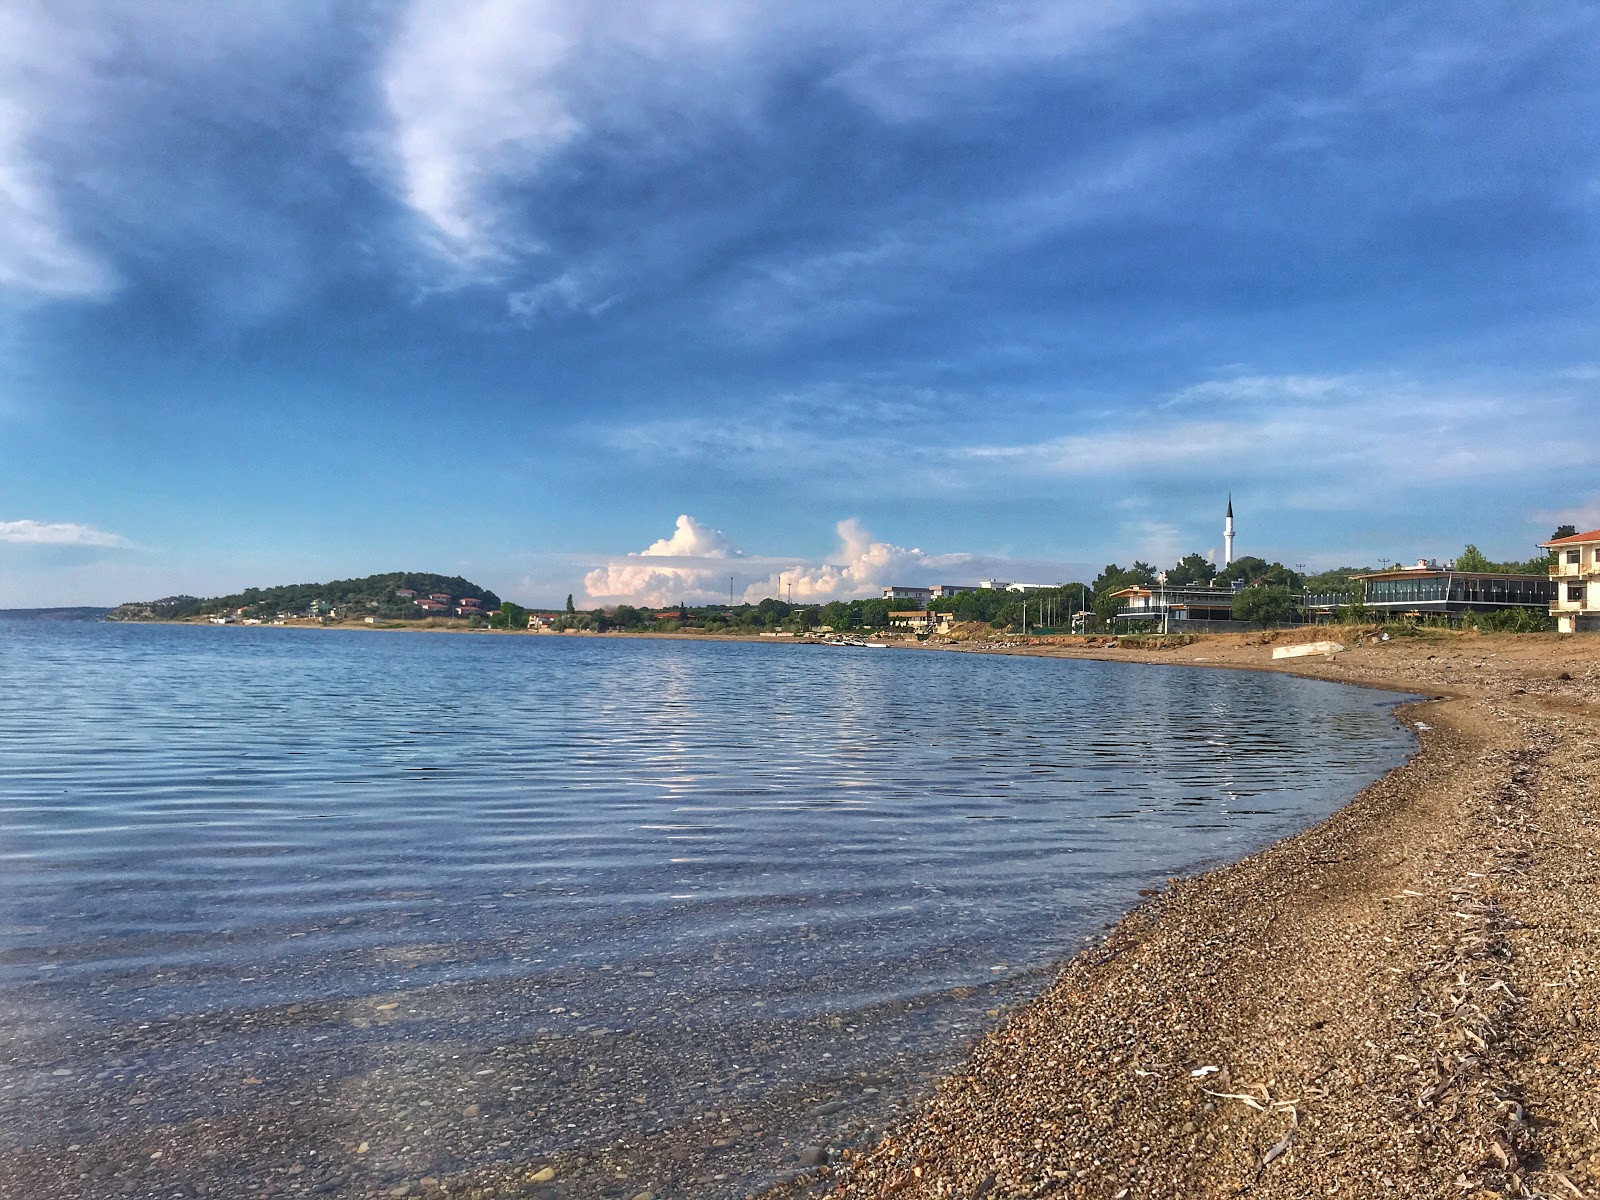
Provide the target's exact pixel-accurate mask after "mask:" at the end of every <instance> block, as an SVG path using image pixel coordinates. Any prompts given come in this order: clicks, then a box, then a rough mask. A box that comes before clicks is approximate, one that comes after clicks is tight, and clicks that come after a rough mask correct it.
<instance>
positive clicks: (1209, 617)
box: [1111, 583, 1235, 631]
mask: <svg viewBox="0 0 1600 1200" xmlns="http://www.w3.org/2000/svg"><path fill="white" fill-rule="evenodd" d="M1234 595H1235V592H1234V589H1233V588H1230V587H1213V586H1209V585H1206V584H1196V585H1168V584H1164V583H1156V584H1150V585H1145V584H1134V585H1132V586H1131V587H1125V588H1123V589H1121V590H1120V591H1116V592H1112V593H1111V598H1112V599H1113V600H1115V601H1117V614H1116V618H1115V620H1116V622H1117V623H1119V624H1126V623H1129V622H1133V621H1155V622H1159V623H1160V625H1161V628H1162V629H1163V630H1164V631H1170V630H1172V629H1173V628H1174V627H1175V626H1177V625H1178V624H1179V623H1180V622H1181V623H1182V624H1183V625H1184V626H1185V627H1187V628H1189V629H1193V630H1199V631H1204V630H1205V629H1206V628H1207V626H1209V625H1220V624H1231V623H1233V597H1234Z"/></svg>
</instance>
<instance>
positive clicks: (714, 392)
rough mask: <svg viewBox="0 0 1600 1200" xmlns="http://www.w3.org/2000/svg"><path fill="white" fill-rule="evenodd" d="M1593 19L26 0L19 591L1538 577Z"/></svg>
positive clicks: (7, 552) (12, 159) (2, 510)
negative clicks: (391, 579) (1330, 573)
mask: <svg viewBox="0 0 1600 1200" xmlns="http://www.w3.org/2000/svg"><path fill="white" fill-rule="evenodd" d="M1597 80H1600V7H1596V6H1595V5H1593V4H1592V3H1588V2H1587V0H1581V2H1563V0H1548V2H1546V3H1541V4H1538V5H1524V4H1513V3H1478V2H1474V0H1445V2H1441V3H1429V2H1426V0H1416V2H1412V3H1407V4H1404V5H1396V4H1393V3H1390V2H1388V0H1382V2H1377V3H1363V2H1361V0H1337V2H1329V3H1317V2H1304V3H1302V2H1289V3H1285V2H1284V0H1262V2H1251V0H1238V2H1233V0H1206V2H1205V3H1190V2H1188V0H1122V2H1116V0H1089V2H1084V3H1075V2H1073V0H1040V2H1033V0H983V2H978V3H954V2H941V0H929V2H928V3H924V4H920V5H870V4H869V5H862V4H860V3H854V2H853V3H848V4H846V3H832V2H830V0H809V2H808V3H806V4H802V5H797V4H763V3H742V2H736V0H695V2H693V3H687V2H685V3H655V4H648V3H637V4H636V3H621V2H618V3H582V2H580V0H549V2H547V0H413V2H410V3H394V4H381V3H363V2H348V3H339V4H336V3H323V2H320V0H292V2H288V3H282V4H254V5H250V4H240V5H195V4H192V3H189V2H188V0H182V2H173V3H158V2H154V0H119V2H117V3H92V2H79V0H0V607H28V606H43V605H70V604H115V603H118V602H121V601H125V600H136V599H152V598H155V597H158V596H165V595H170V594H175V593H189V594H195V595H216V594H222V593H226V592H231V591H235V590H238V589H240V588H243V587H247V586H252V585H256V586H269V585H273V584H279V583H291V582H306V581H313V580H324V579H329V578H347V577H355V576H361V575H366V574H369V573H376V572H381V571H394V570H414V571H435V572H440V573H443V574H450V575H456V574H459V575H464V576H466V577H467V578H469V579H472V580H474V581H475V582H477V583H479V584H481V585H483V586H486V587H490V588H493V589H494V590H495V591H497V592H499V593H500V594H501V595H502V596H504V597H506V598H509V599H513V600H517V601H519V602H522V603H524V604H529V605H554V604H559V603H561V602H562V601H563V600H564V599H565V597H566V595H567V594H568V593H573V594H575V596H576V599H577V601H578V602H579V604H580V606H588V605H594V604H615V603H623V602H627V603H643V604H668V603H673V602H676V601H680V600H687V601H689V602H690V603H703V602H709V601H714V600H717V599H726V597H727V596H728V595H729V594H730V592H731V593H732V594H734V595H735V597H736V598H740V597H743V598H749V599H759V598H760V597H761V596H764V595H769V594H770V595H780V596H782V597H783V598H788V597H789V596H790V595H791V594H792V595H793V597H794V599H796V600H797V601H798V600H800V599H802V598H804V599H808V600H817V599H834V598H845V597H849V596H855V595H867V594H875V593H876V591H877V589H878V588H880V587H881V586H883V585H884V584H887V583H908V584H920V583H931V582H949V583H962V582H971V581H974V580H976V579H978V578H984V577H989V576H999V577H1002V578H1008V579H1017V580H1023V581H1027V582H1057V581H1061V580H1069V579H1091V578H1093V576H1094V574H1095V573H1097V572H1098V571H1099V569H1100V567H1101V566H1103V565H1104V564H1105V563H1107V562H1111V561H1116V562H1121V563H1123V564H1126V563H1128V562H1130V561H1131V560H1133V559H1135V558H1140V559H1144V560H1146V561H1148V562H1151V563H1154V564H1156V565H1157V566H1163V565H1170V564H1171V563H1172V562H1173V561H1175V560H1176V559H1177V558H1178V557H1179V556H1181V555H1183V554H1186V553H1188V552H1190V551H1197V552H1199V553H1201V554H1208V555H1220V552H1221V548H1222V536H1221V532H1222V514H1223V510H1224V508H1225V506H1226V504H1227V501H1228V497H1229V496H1230V495H1231V496H1232V498H1233V504H1234V510H1235V513H1236V515H1237V526H1238V538H1237V543H1236V552H1237V553H1238V554H1254V555H1260V556H1262V557H1265V558H1268V559H1275V560H1280V561H1283V562H1285V563H1287V564H1289V565H1291V566H1295V565H1305V566H1306V567H1309V568H1311V569H1317V568H1322V567H1330V566H1336V565H1344V564H1350V565H1365V564H1377V563H1379V562H1381V561H1392V560H1400V559H1407V560H1409V559H1415V558H1418V557H1421V556H1431V557H1449V556H1452V555H1454V554H1455V553H1457V552H1458V551H1459V550H1460V548H1461V547H1462V546H1463V545H1465V544H1466V543H1467V542H1472V543H1475V544H1477V545H1478V546H1479V547H1480V548H1481V549H1482V550H1483V551H1484V552H1485V553H1486V554H1488V555H1489V556H1490V557H1491V558H1507V559H1509V558H1518V559H1521V558H1526V557H1529V556H1530V555H1531V554H1532V553H1533V547H1534V545H1535V544H1536V543H1537V542H1539V541H1541V540H1543V539H1544V538H1547V537H1548V536H1550V534H1551V532H1552V530H1553V529H1554V528H1555V526H1556V525H1558V524H1561V523H1566V522H1571V523H1573V524H1576V525H1577V526H1578V527H1579V528H1580V529H1590V528H1596V527H1600V467H1597V466H1596V465H1595V464H1596V463H1597V462H1600V403H1597V401H1600V337H1597V334H1600V292H1597V287H1600V284H1597V281H1600V240H1597V233H1600V132H1597V131H1600V83H1597Z"/></svg>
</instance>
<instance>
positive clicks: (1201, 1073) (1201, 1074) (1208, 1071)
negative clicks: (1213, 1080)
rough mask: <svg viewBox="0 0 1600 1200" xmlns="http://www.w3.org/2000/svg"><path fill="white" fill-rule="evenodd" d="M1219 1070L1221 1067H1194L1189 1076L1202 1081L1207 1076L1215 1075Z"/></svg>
mask: <svg viewBox="0 0 1600 1200" xmlns="http://www.w3.org/2000/svg"><path fill="white" fill-rule="evenodd" d="M1220 1070H1222V1068H1221V1067H1196V1068H1195V1069H1194V1070H1192V1071H1190V1072H1189V1074H1190V1075H1192V1076H1194V1077H1195V1078H1196V1079H1204V1078H1205V1077H1206V1076H1207V1075H1215V1074H1216V1073H1217V1072H1218V1071H1220Z"/></svg>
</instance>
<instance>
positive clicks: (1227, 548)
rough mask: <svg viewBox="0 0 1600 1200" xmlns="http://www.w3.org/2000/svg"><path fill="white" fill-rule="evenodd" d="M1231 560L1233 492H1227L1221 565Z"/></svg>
mask: <svg viewBox="0 0 1600 1200" xmlns="http://www.w3.org/2000/svg"><path fill="white" fill-rule="evenodd" d="M1232 562H1233V494H1232V493H1231V492H1230V493H1229V494H1228V519H1227V520H1226V521H1224V522H1223V523H1222V566H1223V569H1224V570H1226V569H1227V567H1228V565H1229V564H1230V563H1232Z"/></svg>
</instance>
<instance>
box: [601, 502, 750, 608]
mask: <svg viewBox="0 0 1600 1200" xmlns="http://www.w3.org/2000/svg"><path fill="white" fill-rule="evenodd" d="M742 557H744V556H743V555H742V553H741V552H740V551H739V550H738V549H737V548H736V547H735V546H734V544H733V543H732V542H731V541H730V540H729V539H728V535H727V534H725V533H723V532H722V530H720V529H713V528H711V526H709V525H705V524H703V523H701V522H700V521H697V520H695V519H694V518H693V517H691V516H690V515H689V514H688V513H683V514H682V515H680V516H679V517H678V520H677V524H676V526H675V528H674V529H673V531H672V534H671V536H669V537H664V538H661V539H659V540H657V541H654V542H651V543H650V545H648V546H646V547H645V548H644V549H643V550H641V551H639V552H638V553H636V554H629V555H628V556H627V557H625V558H621V559H614V560H612V561H611V562H609V563H607V564H606V565H605V566H603V567H597V568H595V569H594V570H593V571H590V572H589V573H588V574H587V575H585V576H584V577H583V586H584V590H585V591H587V592H588V593H589V595H590V597H592V598H593V599H595V600H599V601H601V602H603V603H608V604H647V605H660V604H675V603H677V602H678V601H680V600H684V601H688V602H690V603H700V604H705V603H708V602H709V601H712V600H717V599H720V598H722V597H724V596H726V595H727V592H726V590H724V589H723V588H722V586H721V583H722V581H724V580H725V579H726V578H727V575H728V571H727V569H726V568H727V565H728V562H729V561H730V560H737V559H740V558H742Z"/></svg>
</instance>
